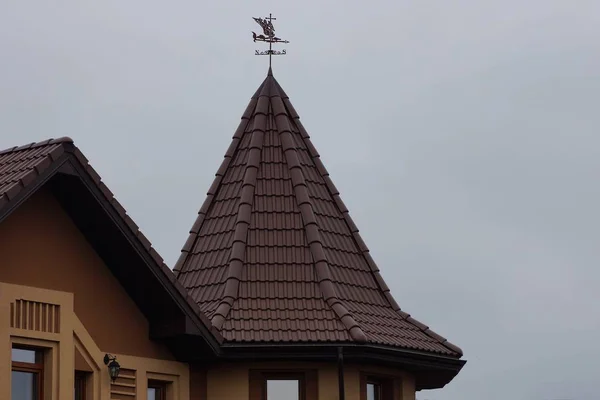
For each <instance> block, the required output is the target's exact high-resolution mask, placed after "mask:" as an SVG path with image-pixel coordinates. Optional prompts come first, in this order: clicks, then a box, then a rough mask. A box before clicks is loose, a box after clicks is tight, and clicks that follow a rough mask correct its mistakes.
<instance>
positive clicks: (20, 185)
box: [0, 137, 222, 341]
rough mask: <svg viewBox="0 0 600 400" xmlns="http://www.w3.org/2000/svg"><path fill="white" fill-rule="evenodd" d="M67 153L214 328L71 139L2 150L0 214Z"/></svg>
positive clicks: (0, 163)
mask: <svg viewBox="0 0 600 400" xmlns="http://www.w3.org/2000/svg"><path fill="white" fill-rule="evenodd" d="M65 153H71V155H72V156H73V157H74V158H75V159H76V160H77V161H78V162H79V163H80V164H81V166H82V167H83V168H84V169H85V172H86V173H87V174H89V176H90V177H91V178H92V180H93V182H94V183H95V184H96V185H97V186H98V188H99V189H100V191H101V192H102V194H103V195H104V197H105V198H106V200H107V201H108V202H109V203H110V205H111V206H112V207H113V208H114V209H115V210H116V211H117V213H118V214H119V216H120V217H121V218H123V220H124V221H125V223H126V224H127V226H128V228H129V229H131V231H132V233H133V234H134V235H135V236H136V237H137V239H138V240H139V241H140V243H141V244H142V246H143V247H144V249H145V250H146V251H147V252H148V254H150V256H151V257H152V259H153V260H154V262H155V263H156V264H157V265H158V267H159V268H160V270H161V271H162V273H163V274H164V275H165V276H166V277H167V278H168V279H169V281H170V282H171V284H172V285H173V286H174V287H175V288H176V289H177V291H178V292H179V293H180V295H181V296H182V297H183V298H184V299H185V300H186V301H187V303H188V304H189V305H190V306H191V307H192V309H193V310H194V311H195V313H196V314H197V315H198V317H199V318H200V319H201V320H202V321H203V322H204V323H205V325H207V326H209V327H210V326H211V325H210V322H209V321H208V320H207V319H206V316H205V315H204V314H203V313H202V312H201V311H200V309H199V308H198V306H197V304H196V302H195V300H193V299H192V298H191V297H190V294H189V293H188V291H187V290H186V289H185V288H184V287H183V286H182V285H181V284H180V283H179V282H178V281H177V279H176V278H175V275H174V274H173V272H172V271H171V269H170V268H169V267H168V266H167V265H166V264H165V262H164V260H163V258H162V257H161V256H160V255H159V254H158V252H157V251H156V250H155V249H154V248H153V247H152V244H151V243H150V241H149V240H148V238H146V236H145V235H144V234H143V233H142V232H141V231H140V230H139V227H138V226H137V225H136V223H135V222H133V220H132V219H131V217H130V216H129V215H128V214H127V212H126V211H125V208H123V206H122V205H121V204H120V203H119V202H118V201H117V199H116V198H115V197H114V195H113V193H112V192H111V191H110V189H108V187H107V186H106V185H105V184H104V182H102V180H101V178H100V175H98V173H97V172H96V171H95V170H94V168H93V167H92V166H91V165H90V164H89V162H88V160H87V158H86V157H85V156H84V155H83V153H82V152H81V151H80V150H79V149H78V148H77V147H76V146H75V145H74V144H73V140H72V139H71V138H69V137H62V138H58V139H48V140H44V141H42V142H38V143H29V144H26V145H23V146H18V147H11V148H8V149H5V150H0V212H2V211H3V208H4V207H5V206H8V205H9V203H10V201H11V200H14V199H15V198H16V197H17V196H18V195H19V194H20V193H21V192H22V191H23V190H25V189H27V188H28V187H29V186H30V185H31V184H34V183H35V182H36V178H38V177H39V176H40V175H42V174H45V173H46V172H48V170H49V169H53V168H56V167H58V166H59V163H57V160H59V158H60V157H61V156H63V155H64V154H65ZM212 331H213V332H212V333H213V334H214V335H215V337H216V339H217V340H219V341H221V340H222V337H221V335H220V334H219V333H218V332H216V331H215V329H214V328H213V329H212Z"/></svg>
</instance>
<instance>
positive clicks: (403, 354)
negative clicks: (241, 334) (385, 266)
mask: <svg viewBox="0 0 600 400" xmlns="http://www.w3.org/2000/svg"><path fill="white" fill-rule="evenodd" d="M339 348H342V349H343V353H344V360H345V361H346V362H348V363H355V364H361V365H365V364H371V365H383V366H388V367H393V368H398V369H402V370H405V371H408V372H410V373H412V374H414V375H415V378H416V387H417V390H423V389H439V388H442V387H444V386H445V385H447V384H448V383H450V381H452V379H454V377H455V376H456V375H457V374H458V372H459V371H460V370H461V369H462V367H463V366H464V365H465V364H466V360H462V359H459V358H457V357H451V356H446V355H442V354H435V353H427V352H423V351H418V350H409V349H402V348H398V347H391V346H384V345H376V344H357V343H352V342H343V343H335V342H321V343H315V342H313V343H272V342H265V343H256V342H255V343H233V342H229V343H224V344H223V345H222V346H221V349H222V354H221V356H220V359H221V360H224V361H244V360H255V361H260V360H262V361H273V360H282V359H285V360H290V361H327V362H331V361H334V360H336V359H337V354H338V353H337V352H338V349H339Z"/></svg>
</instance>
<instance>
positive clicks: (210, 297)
mask: <svg viewBox="0 0 600 400" xmlns="http://www.w3.org/2000/svg"><path fill="white" fill-rule="evenodd" d="M175 271H176V274H177V276H178V279H179V281H180V282H181V283H182V284H183V286H184V287H185V288H186V289H187V290H188V291H189V293H190V295H191V297H192V298H193V299H194V300H195V301H196V302H197V304H198V305H199V306H200V308H201V310H202V311H203V312H204V313H205V314H206V315H207V316H208V317H209V318H210V320H211V322H212V324H213V325H214V327H215V328H217V329H218V330H219V331H220V332H221V334H222V335H223V337H224V339H225V341H226V342H236V343H245V342H252V343H257V342H258V343H271V342H277V343H286V344H291V343H302V342H319V343H323V342H345V343H363V344H376V345H379V346H385V347H394V348H402V349H408V350H417V351H420V352H426V353H435V354H437V355H443V356H445V357H451V358H460V357H461V355H462V351H461V350H460V348H458V347H457V346H455V345H453V344H451V343H449V342H448V341H447V340H446V339H444V338H443V337H441V336H439V335H437V334H436V333H434V332H432V331H431V330H430V329H429V328H428V327H427V326H426V325H424V324H422V323H420V322H419V321H417V320H415V319H413V318H412V317H411V316H410V315H409V314H407V313H405V312H403V311H401V310H400V308H399V307H398V305H397V304H396V302H395V301H394V299H393V297H392V296H391V294H390V290H389V288H388V287H387V285H386V284H385V282H384V281H383V279H382V277H381V275H380V273H379V269H378V268H377V266H376V264H375V262H374V261H373V259H372V258H371V255H370V254H369V250H368V248H367V246H366V245H365V243H364V242H363V240H362V238H361V236H360V234H359V233H358V228H357V227H356V225H355V224H354V222H353V221H352V219H351V218H350V215H349V213H348V209H347V208H346V206H345V205H344V203H343V202H342V199H341V198H340V195H339V192H338V190H337V189H336V187H335V185H334V184H333V182H332V180H331V178H330V176H329V173H328V172H327V170H326V169H325V167H324V165H323V163H322V162H321V158H320V156H319V153H318V152H317V150H316V149H315V147H314V146H313V144H312V142H311V140H310V137H309V135H308V133H307V132H306V130H305V129H304V127H303V126H302V124H301V123H300V120H299V117H298V114H297V113H296V111H295V109H294V107H293V106H292V104H291V103H290V100H289V98H288V96H287V95H286V94H285V92H284V91H283V89H282V88H281V86H280V85H279V83H278V82H277V81H276V80H275V78H274V77H273V75H272V72H271V70H269V74H268V76H267V78H266V79H265V80H264V82H263V83H262V84H261V85H260V87H259V88H258V90H257V91H256V93H255V94H254V96H252V99H251V101H250V104H249V105H248V107H247V108H246V111H245V112H244V115H243V116H242V120H241V123H240V125H239V127H238V129H237V131H236V132H235V134H234V136H233V140H232V143H231V145H230V146H229V149H228V150H227V152H226V154H225V159H224V160H223V163H222V164H221V167H220V168H219V170H218V171H217V173H216V178H215V180H214V183H213V184H212V186H211V187H210V189H209V191H208V196H207V198H206V200H205V202H204V204H203V205H202V207H201V209H200V211H199V213H198V218H197V219H196V222H195V223H194V225H193V227H192V229H191V232H190V236H189V238H188V240H187V242H186V243H185V245H184V247H183V250H182V254H181V257H180V259H179V260H178V262H177V265H176V266H175Z"/></svg>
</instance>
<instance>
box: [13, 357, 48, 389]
mask: <svg viewBox="0 0 600 400" xmlns="http://www.w3.org/2000/svg"><path fill="white" fill-rule="evenodd" d="M11 359H12V376H11V393H12V394H11V400H42V382H43V377H44V376H43V373H44V355H43V353H42V351H40V350H38V349H34V348H27V347H13V349H12V358H11Z"/></svg>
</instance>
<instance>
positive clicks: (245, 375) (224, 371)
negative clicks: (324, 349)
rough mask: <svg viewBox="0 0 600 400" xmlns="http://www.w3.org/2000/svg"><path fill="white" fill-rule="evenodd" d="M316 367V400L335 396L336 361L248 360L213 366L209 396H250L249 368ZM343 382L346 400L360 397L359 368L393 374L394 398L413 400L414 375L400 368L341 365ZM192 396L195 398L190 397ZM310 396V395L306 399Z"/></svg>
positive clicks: (216, 399) (211, 399)
mask: <svg viewBox="0 0 600 400" xmlns="http://www.w3.org/2000/svg"><path fill="white" fill-rule="evenodd" d="M252 369H254V370H256V369H264V370H278V371H285V370H292V371H297V370H317V371H318V393H319V399H318V400H338V399H339V391H338V390H339V389H338V370H337V365H336V364H326V363H252V364H250V363H247V364H220V365H218V366H215V367H212V368H211V369H210V370H209V371H208V374H207V394H208V396H207V399H208V400H228V399H236V400H246V399H250V396H249V392H250V383H249V381H250V379H249V376H250V370H252ZM344 372H345V373H344V386H345V395H346V400H361V399H360V388H361V381H360V375H361V372H366V373H369V374H376V375H381V376H386V377H393V379H394V380H395V382H396V388H395V393H394V400H415V384H414V378H413V377H412V376H411V375H410V374H407V373H404V372H402V371H398V370H394V369H389V368H382V367H369V366H358V365H352V364H349V365H346V366H345V368H344ZM192 400H195V399H193V398H192ZM309 400H312V399H309Z"/></svg>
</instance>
